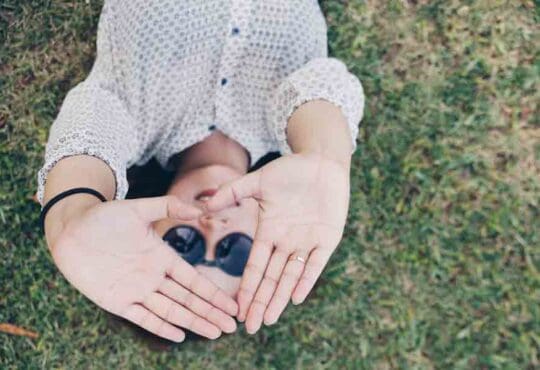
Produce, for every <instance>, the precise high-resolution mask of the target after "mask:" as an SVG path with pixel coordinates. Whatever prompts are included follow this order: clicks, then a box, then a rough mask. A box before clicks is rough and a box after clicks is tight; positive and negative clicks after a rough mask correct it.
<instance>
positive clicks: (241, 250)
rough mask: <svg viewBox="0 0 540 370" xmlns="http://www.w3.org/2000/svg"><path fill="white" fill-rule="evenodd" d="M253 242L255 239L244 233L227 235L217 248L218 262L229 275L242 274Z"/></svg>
mask: <svg viewBox="0 0 540 370" xmlns="http://www.w3.org/2000/svg"><path fill="white" fill-rule="evenodd" d="M252 244H253V240H251V238H250V237H249V236H247V235H245V234H242V233H234V234H231V235H228V236H226V237H225V238H224V239H223V240H221V242H220V243H219V245H218V247H217V249H216V261H217V263H218V264H219V266H221V268H222V269H223V270H224V271H225V272H226V273H228V274H229V275H233V276H242V273H243V272H244V268H245V267H246V263H247V260H248V257H249V251H250V250H251V245H252Z"/></svg>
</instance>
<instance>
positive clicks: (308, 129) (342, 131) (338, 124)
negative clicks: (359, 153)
mask: <svg viewBox="0 0 540 370" xmlns="http://www.w3.org/2000/svg"><path fill="white" fill-rule="evenodd" d="M350 137H351V134H350V130H349V126H348V125H347V121H346V119H345V116H344V115H343V113H342V112H341V110H340V108H339V107H337V106H336V105H334V104H332V103H330V102H328V101H325V100H322V99H318V100H312V101H309V102H307V103H304V104H302V105H301V106H299V107H298V109H296V110H295V111H294V113H293V114H292V115H291V117H290V118H289V122H288V124H287V142H288V143H289V145H290V147H291V149H292V151H293V152H294V153H316V154H320V155H322V156H324V157H326V158H329V159H332V160H335V161H338V162H340V163H342V164H343V165H345V166H346V168H347V169H348V168H349V166H350V161H351V151H352V149H353V148H352V145H351V139H350Z"/></svg>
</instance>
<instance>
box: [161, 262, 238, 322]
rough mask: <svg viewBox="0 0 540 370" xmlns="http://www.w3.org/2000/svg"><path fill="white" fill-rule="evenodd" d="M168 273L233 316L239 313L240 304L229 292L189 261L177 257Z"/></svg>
mask: <svg viewBox="0 0 540 370" xmlns="http://www.w3.org/2000/svg"><path fill="white" fill-rule="evenodd" d="M167 274H168V275H169V276H170V277H171V278H172V279H173V280H175V281H176V282H177V283H179V284H180V285H182V286H184V287H185V288H187V289H188V290H189V291H191V292H192V293H194V294H195V295H197V296H199V297H201V298H202V299H204V300H205V301H207V302H208V303H210V304H212V305H213V306H215V307H217V308H219V309H221V310H222V311H225V312H226V313H228V314H229V315H231V316H236V314H237V313H238V305H237V304H236V302H235V300H234V299H233V298H232V297H231V296H229V295H228V294H227V293H225V292H224V291H222V290H221V289H219V288H218V287H217V286H216V285H215V284H214V283H212V282H211V281H210V280H208V279H207V278H205V277H204V276H203V275H201V274H200V273H199V272H198V271H197V270H195V269H194V268H193V266H191V265H190V264H189V263H187V262H186V261H184V260H183V259H181V258H177V259H176V261H175V262H174V263H173V264H172V266H171V267H170V268H169V269H168V270H167Z"/></svg>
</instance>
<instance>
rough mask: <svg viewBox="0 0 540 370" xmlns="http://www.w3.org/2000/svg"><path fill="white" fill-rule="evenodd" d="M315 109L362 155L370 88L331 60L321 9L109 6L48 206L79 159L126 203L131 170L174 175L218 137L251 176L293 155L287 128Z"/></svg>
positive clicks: (300, 4)
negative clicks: (67, 167)
mask: <svg viewBox="0 0 540 370" xmlns="http://www.w3.org/2000/svg"><path fill="white" fill-rule="evenodd" d="M312 99H325V100H327V101H330V102H332V103H334V104H336V105H337V106H339V107H340V108H341V109H342V111H343V113H344V115H345V116H346V118H347V121H348V123H349V126H350V131H351V136H352V137H351V139H352V142H353V147H354V148H356V137H357V134H358V124H359V122H360V120H361V118H362V114H363V109H364V94H363V89H362V85H361V83H360V81H359V80H358V78H356V76H354V75H353V74H352V73H350V72H349V71H348V69H347V67H346V66H345V64H344V63H343V62H341V61H339V60H338V59H335V58H329V57H328V52H327V37H326V23H325V19H324V16H323V14H322V12H321V9H320V7H319V5H318V3H317V1H316V0H265V1H258V0H205V1H199V0H182V1H177V0H155V1H146V0H111V1H107V0H106V1H105V4H104V6H103V10H102V13H101V15H100V20H99V24H98V34H97V53H96V60H95V62H94V65H93V67H92V70H91V71H90V74H89V75H88V77H87V78H86V80H84V81H83V82H81V83H79V84H78V85H77V86H75V87H74V88H73V89H72V90H71V91H69V93H68V94H67V96H66V98H65V100H64V102H63V104H62V106H61V108H60V112H59V114H58V117H57V118H56V120H55V121H54V123H53V125H52V127H51V130H50V133H49V138H48V142H47V146H46V153H45V163H44V165H43V167H42V168H41V169H40V171H39V173H38V194H37V196H38V200H39V201H40V203H42V202H43V188H44V184H45V181H46V178H47V174H48V172H49V170H50V169H51V168H52V167H53V166H54V165H55V164H56V162H57V161H59V160H60V159H62V158H64V157H66V156H70V155H76V154H88V155H92V156H95V157H98V158H100V159H102V160H103V161H105V162H106V163H107V164H108V165H109V166H110V167H111V169H112V170H113V172H114V175H115V178H116V184H117V187H116V194H115V198H116V199H123V198H124V197H125V195H126V193H127V190H128V183H127V178H126V171H127V168H129V167H130V166H131V165H133V164H137V165H142V164H144V163H146V162H147V161H148V160H150V159H151V158H152V157H154V156H155V157H156V159H157V160H158V162H159V163H160V165H161V166H163V167H164V168H169V167H168V166H169V164H168V160H169V158H170V157H171V156H173V155H174V154H175V153H178V152H180V151H182V150H183V149H186V148H187V147H189V146H191V145H193V144H195V143H197V142H200V141H202V140H203V139H204V138H205V137H207V136H208V135H210V134H211V133H212V131H213V130H216V129H217V130H220V131H221V132H223V133H224V134H225V135H227V136H229V137H230V138H232V139H234V140H236V141H237V142H238V143H240V144H241V145H242V146H243V147H245V148H246V149H247V151H248V152H249V154H250V157H251V158H250V160H251V165H253V164H254V163H255V162H256V161H257V160H258V159H259V158H261V157H262V156H263V155H265V154H266V153H267V152H270V151H280V152H281V153H282V154H288V153H290V152H291V149H290V147H289V146H288V144H287V140H286V131H285V129H286V126H287V119H288V118H289V116H290V115H291V114H292V112H293V111H294V109H295V108H297V107H298V106H299V105H301V104H302V103H304V102H306V101H309V100H312ZM169 169H171V168H169Z"/></svg>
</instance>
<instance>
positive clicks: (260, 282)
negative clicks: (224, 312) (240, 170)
mask: <svg viewBox="0 0 540 370" xmlns="http://www.w3.org/2000/svg"><path fill="white" fill-rule="evenodd" d="M247 197H252V198H254V199H255V200H256V201H257V202H258V203H259V214H258V226H257V231H256V232H255V237H254V242H253V247H252V250H251V253H250V256H249V260H248V262H247V265H246V269H245V272H244V275H243V277H242V281H241V283H240V290H239V292H238V305H239V314H238V319H239V320H240V321H244V320H246V329H247V331H248V333H250V334H253V333H255V332H256V331H257V330H258V329H259V328H260V327H261V325H262V322H263V320H264V323H265V324H266V325H271V324H274V323H275V322H276V321H277V320H278V318H279V316H280V315H281V313H282V312H283V310H284V309H285V307H286V306H287V303H288V302H289V300H290V299H291V297H292V301H293V303H294V304H300V303H302V302H303V301H304V299H305V298H306V296H307V295H308V293H309V292H310V291H311V289H312V288H313V286H314V284H315V282H316V281H317V279H318V277H319V275H320V274H321V272H322V270H323V268H324V267H325V265H326V263H327V262H328V260H329V259H330V256H331V255H332V252H333V251H334V250H335V249H336V247H337V245H338V243H339V241H340V240H341V237H342V235H343V229H344V227H345V221H346V218H347V210H348V205H349V163H341V162H338V161H336V160H332V159H329V158H327V157H325V156H323V155H320V154H314V153H298V154H291V155H287V156H284V157H281V158H279V159H276V160H274V161H272V162H270V163H269V164H267V165H266V166H264V167H262V168H261V169H259V170H257V171H255V172H252V173H249V174H247V175H245V176H243V177H241V178H240V179H238V180H236V181H233V182H231V183H228V184H225V185H224V186H222V187H221V188H220V189H219V190H218V192H217V193H216V194H215V195H214V196H213V197H212V198H211V199H210V200H209V201H208V202H207V204H206V207H207V210H208V211H219V210H221V209H224V208H226V207H229V206H232V205H234V204H235V203H237V202H238V201H240V200H241V199H244V198H247ZM297 257H299V258H300V259H297ZM302 260H303V261H302Z"/></svg>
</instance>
